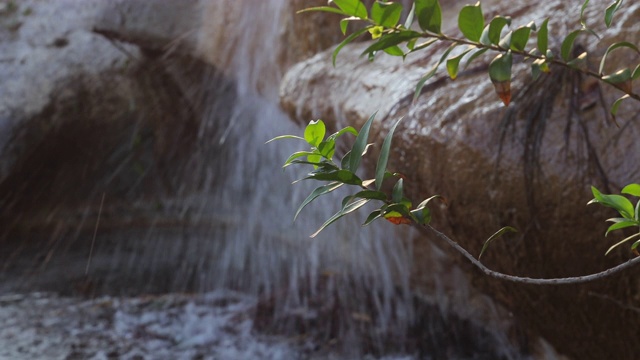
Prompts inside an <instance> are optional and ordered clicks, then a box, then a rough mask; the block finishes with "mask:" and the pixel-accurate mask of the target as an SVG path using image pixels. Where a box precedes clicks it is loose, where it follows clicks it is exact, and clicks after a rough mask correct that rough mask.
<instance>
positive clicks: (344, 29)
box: [340, 16, 362, 35]
mask: <svg viewBox="0 0 640 360" xmlns="http://www.w3.org/2000/svg"><path fill="white" fill-rule="evenodd" d="M360 20H362V19H360V18H358V17H355V16H350V17H348V18H344V19H342V20H340V30H341V31H342V35H347V26H348V25H349V22H351V21H360Z"/></svg>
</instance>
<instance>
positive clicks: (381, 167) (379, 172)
mask: <svg viewBox="0 0 640 360" xmlns="http://www.w3.org/2000/svg"><path fill="white" fill-rule="evenodd" d="M400 121H402V118H400V119H398V121H396V123H395V124H393V126H392V127H391V129H390V130H389V133H388V134H387V136H385V138H384V142H383V143H382V148H381V149H380V156H378V164H377V165H376V181H375V184H376V189H377V190H380V188H381V187H382V182H383V180H384V175H385V173H386V172H387V162H388V161H389V152H390V150H391V140H392V138H393V133H394V131H395V130H396V127H397V126H398V124H400Z"/></svg>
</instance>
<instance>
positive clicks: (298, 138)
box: [265, 135, 304, 144]
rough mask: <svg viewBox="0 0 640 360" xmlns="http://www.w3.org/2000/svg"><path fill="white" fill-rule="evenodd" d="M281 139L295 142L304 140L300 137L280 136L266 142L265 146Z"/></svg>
mask: <svg viewBox="0 0 640 360" xmlns="http://www.w3.org/2000/svg"><path fill="white" fill-rule="evenodd" d="M282 139H297V140H304V138H303V137H300V136H296V135H280V136H276V137H274V138H273V139H271V140H269V141H267V142H266V143H265V144H268V143H270V142H272V141H276V140H282Z"/></svg>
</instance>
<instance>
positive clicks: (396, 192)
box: [391, 178, 404, 203]
mask: <svg viewBox="0 0 640 360" xmlns="http://www.w3.org/2000/svg"><path fill="white" fill-rule="evenodd" d="M402 183H403V180H402V178H400V179H398V182H396V184H395V185H394V186H393V192H392V193H391V199H392V200H393V202H395V203H399V202H401V201H402V198H403V197H404V194H403V189H402Z"/></svg>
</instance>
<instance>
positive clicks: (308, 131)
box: [304, 120, 326, 147]
mask: <svg viewBox="0 0 640 360" xmlns="http://www.w3.org/2000/svg"><path fill="white" fill-rule="evenodd" d="M325 133H326V127H325V125H324V122H323V121H322V120H315V121H314V120H312V121H311V122H309V125H307V127H306V128H305V129H304V139H305V140H307V142H308V143H309V145H311V146H313V147H317V146H318V145H320V142H322V139H324V135H325Z"/></svg>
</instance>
